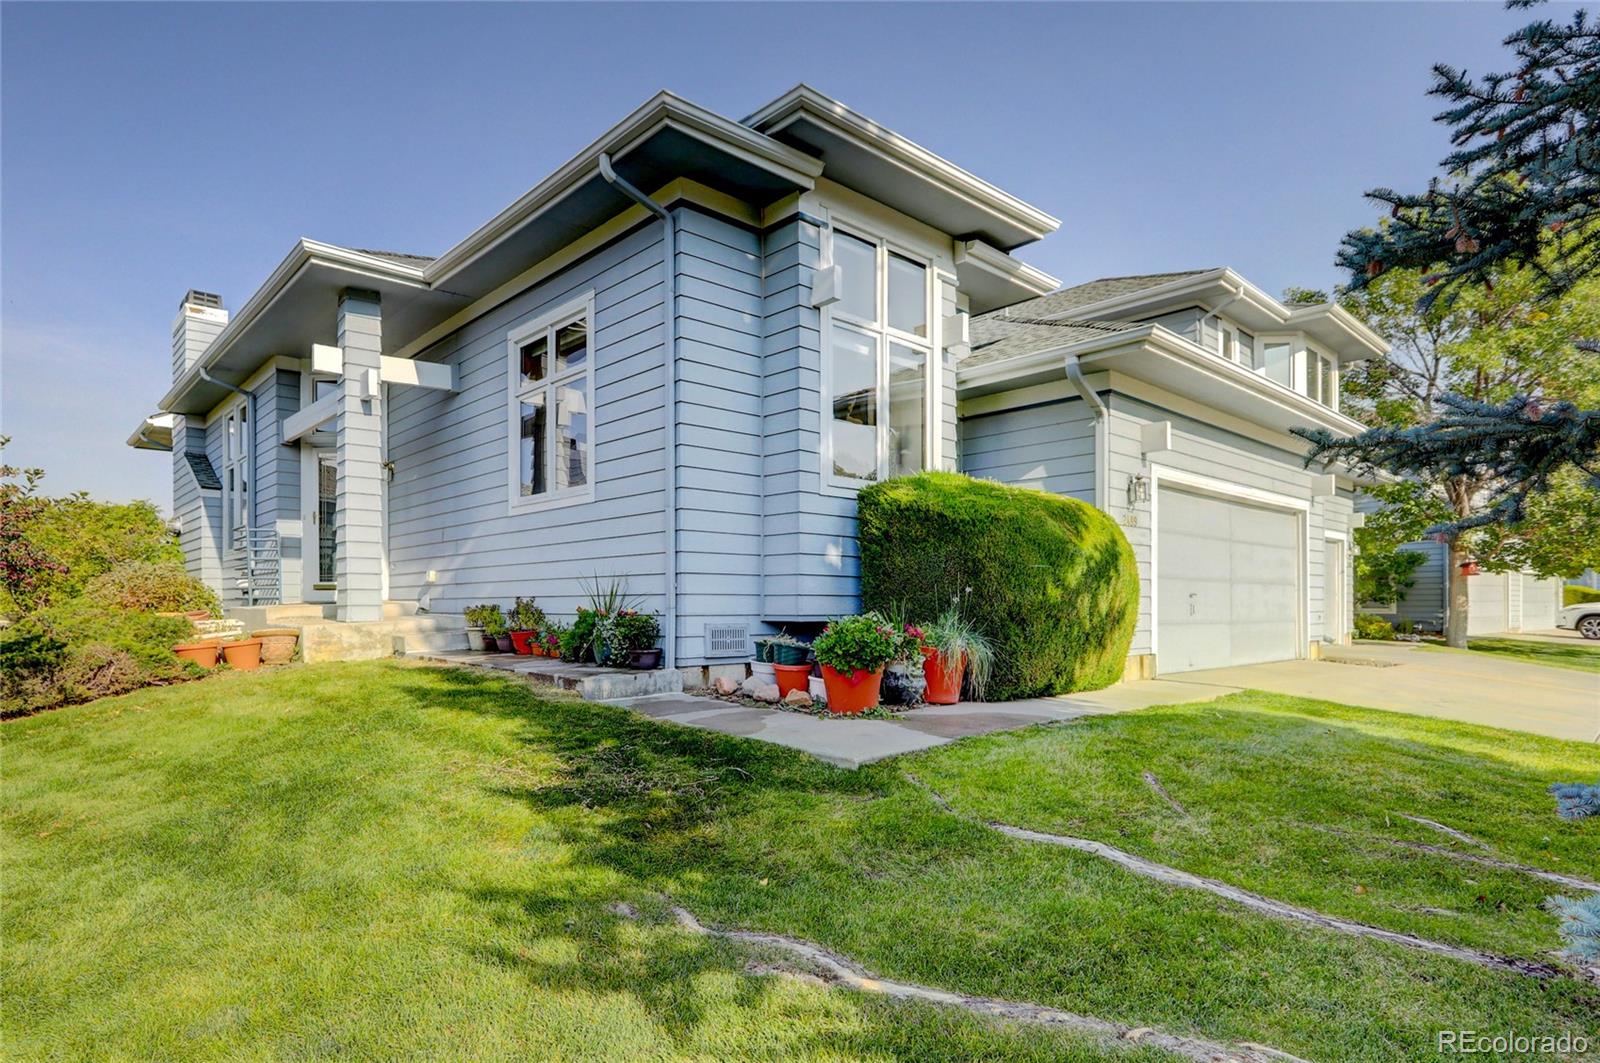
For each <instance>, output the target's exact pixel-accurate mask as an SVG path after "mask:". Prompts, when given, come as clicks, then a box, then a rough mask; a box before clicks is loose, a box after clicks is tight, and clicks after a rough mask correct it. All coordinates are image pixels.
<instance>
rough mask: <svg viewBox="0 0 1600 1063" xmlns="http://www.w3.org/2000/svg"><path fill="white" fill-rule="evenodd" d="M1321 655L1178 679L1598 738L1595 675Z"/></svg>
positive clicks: (1489, 662) (1371, 648)
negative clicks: (1319, 659) (1316, 657)
mask: <svg viewBox="0 0 1600 1063" xmlns="http://www.w3.org/2000/svg"><path fill="white" fill-rule="evenodd" d="M1328 653H1329V658H1331V659H1325V660H1321V661H1278V662H1276V663H1273V664H1252V665H1246V666H1244V667H1239V668H1212V669H1207V670H1205V671H1199V672H1184V673H1182V675H1181V676H1179V677H1177V678H1181V679H1183V680H1184V681H1185V682H1186V683H1192V684H1202V685H1205V686H1215V687H1216V688H1217V689H1219V690H1221V691H1223V692H1230V691H1234V690H1239V689H1241V688H1246V687H1249V688H1253V689H1255V690H1269V691H1273V692H1275V693H1279V694H1293V695H1296V696H1298V697H1304V698H1320V699H1322V700H1324V701H1337V702H1342V703H1343V704H1346V705H1364V706H1367V707H1368V708H1374V709H1393V710H1395V711H1398V712H1412V713H1416V714H1418V715H1421V716H1438V717H1442V718H1444V719H1448V720H1459V721H1461V722H1463V723H1477V724H1485V725H1487V726H1490V727H1505V728H1509V729H1510V730H1513V731H1529V732H1532V733H1533V734H1541V735H1548V736H1550V737H1551V738H1568V739H1575V740H1577V741H1581V742H1593V741H1597V740H1600V674H1596V673H1594V672H1581V671H1578V670H1577V669H1575V668H1556V667H1552V666H1548V665H1542V664H1529V663H1527V662H1526V661H1517V660H1508V659H1506V658H1504V657H1501V656H1500V655H1499V654H1494V653H1473V652H1471V651H1469V650H1452V651H1441V650H1429V649H1423V648H1422V647H1420V646H1418V645H1417V644H1416V643H1407V642H1367V643H1358V644H1356V645H1354V646H1340V647H1338V648H1336V649H1330V650H1329V651H1328ZM1157 682H1160V680H1157Z"/></svg>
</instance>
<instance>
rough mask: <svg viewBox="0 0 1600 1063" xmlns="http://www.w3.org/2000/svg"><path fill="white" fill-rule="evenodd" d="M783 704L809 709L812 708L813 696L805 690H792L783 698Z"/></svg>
mask: <svg viewBox="0 0 1600 1063" xmlns="http://www.w3.org/2000/svg"><path fill="white" fill-rule="evenodd" d="M783 703H784V704H785V705H796V706H799V707H800V708H803V709H809V708H810V707H811V695H810V694H809V693H808V692H806V691H804V690H791V691H789V693H787V694H785V695H784V696H783Z"/></svg>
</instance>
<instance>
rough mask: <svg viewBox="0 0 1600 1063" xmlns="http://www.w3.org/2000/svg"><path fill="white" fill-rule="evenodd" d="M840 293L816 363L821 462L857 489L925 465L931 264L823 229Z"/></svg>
mask: <svg viewBox="0 0 1600 1063" xmlns="http://www.w3.org/2000/svg"><path fill="white" fill-rule="evenodd" d="M831 240H832V261H833V263H834V265H836V266H838V267H839V282H840V283H839V299H838V301H837V302H835V303H834V304H833V305H832V306H831V307H830V308H829V326H828V333H827V339H826V344H825V346H826V350H825V351H824V358H823V364H824V369H825V371H826V375H825V378H824V386H825V389H826V392H827V394H826V410H827V412H826V424H825V426H824V434H825V439H824V446H823V450H824V454H823V466H824V469H825V471H826V472H827V474H828V479H829V481H830V482H832V483H834V484H836V485H840V486H860V485H861V484H864V483H871V482H873V481H875V480H880V479H887V478H889V477H893V476H903V475H905V474H907V473H913V472H920V471H922V469H924V468H925V467H926V466H927V461H928V451H929V441H928V429H929V422H930V414H929V409H930V404H931V401H932V400H931V398H930V395H931V391H930V382H931V377H930V374H929V366H930V365H932V364H933V346H932V334H933V332H932V327H931V322H932V316H933V314H932V294H931V293H932V285H931V281H932V277H933V274H932V270H930V269H929V267H928V263H927V262H925V261H921V260H918V259H916V258H914V257H912V256H910V255H907V254H903V253H901V252H900V251H898V250H895V249H893V248H891V247H890V246H889V245H888V244H887V243H886V242H885V241H883V240H881V239H876V238H873V237H868V236H862V235H858V234H855V233H851V232H846V231H844V230H841V229H834V230H833V232H832V234H831Z"/></svg>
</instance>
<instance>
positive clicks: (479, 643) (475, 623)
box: [461, 604, 500, 650]
mask: <svg viewBox="0 0 1600 1063" xmlns="http://www.w3.org/2000/svg"><path fill="white" fill-rule="evenodd" d="M461 615H462V617H463V618H464V619H465V620H466V622H467V649H469V650H483V649H485V648H488V649H493V648H494V647H492V646H490V647H486V646H485V645H484V637H483V629H484V628H485V627H486V626H487V624H488V619H489V617H490V616H491V615H494V616H498V615H500V607H499V606H498V605H488V604H484V605H469V606H467V607H466V608H465V609H463V610H462V611H461Z"/></svg>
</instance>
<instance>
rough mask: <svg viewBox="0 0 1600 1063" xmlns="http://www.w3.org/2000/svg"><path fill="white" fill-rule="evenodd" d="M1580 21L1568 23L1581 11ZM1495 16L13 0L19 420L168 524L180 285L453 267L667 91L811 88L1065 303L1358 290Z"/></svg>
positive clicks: (3, 405)
mask: <svg viewBox="0 0 1600 1063" xmlns="http://www.w3.org/2000/svg"><path fill="white" fill-rule="evenodd" d="M1567 10H1568V9H1565V8H1561V9H1554V8H1553V9H1551V10H1550V13H1551V14H1554V15H1564V14H1565V12H1566V11H1567ZM1530 17H1531V16H1530V15H1529V14H1528V13H1527V12H1507V11H1504V10H1502V9H1501V8H1500V7H1499V6H1497V5H1490V4H1466V5H1463V4H1426V5H1401V4H1385V5H1376V4H1356V3H1351V4H1328V5H1322V4H1305V5H1301V4H1286V3H1280V4H1265V3H1257V4H1208V3H1193V4H1178V5H1167V4H1134V3H1128V4H1112V5H1091V4H1065V5H1054V6H1046V5H1021V6H1007V5H1000V4H985V5H981V6H978V5H974V6H945V5H938V6H935V5H916V4H893V5H872V6H831V5H821V4H774V5H752V6H744V5H736V4H719V5H707V6H699V5H677V4H653V5H647V6H641V7H633V6H621V5H616V6H558V5H512V4H495V5H468V4H450V5H437V6H436V5H431V4H429V5H424V4H403V5H372V4H284V5H276V4H262V5H252V4H232V5H220V4H177V5H165V4H143V5H141V4H125V5H124V4H118V5H109V6H103V5H98V4H21V3H5V4H4V5H3V6H0V98H3V102H0V122H3V125H0V227H3V228H0V241H3V242H0V284H3V289H0V299H3V302H0V308H3V314H4V316H3V324H0V374H3V375H0V384H3V394H0V422H3V425H0V430H3V432H4V433H6V434H9V435H11V436H13V437H15V442H14V443H13V445H12V447H11V448H10V450H9V453H8V459H9V460H11V461H12V462H13V463H18V462H21V463H25V464H30V465H31V464H38V465H43V466H44V467H45V468H46V469H47V472H48V478H47V481H46V482H47V484H48V486H49V488H50V490H51V493H64V492H66V491H69V490H75V489H80V488H81V489H85V490H88V491H90V492H92V493H94V494H95V495H98V496H104V497H107V498H116V499H126V498H135V497H145V498H151V499H154V500H156V501H157V502H158V503H159V504H160V505H161V506H162V507H163V508H167V507H168V506H169V505H170V492H171V481H170V477H171V470H170V465H169V459H168V458H167V457H166V456H165V455H161V454H154V453H145V452H136V451H132V450H129V449H128V448H126V447H125V446H124V445H123V440H124V439H125V438H126V437H127V435H128V433H129V432H130V431H131V430H132V428H133V427H134V425H135V424H136V422H137V421H138V419H139V417H140V416H142V415H143V414H145V413H148V412H150V411H151V410H153V408H154V403H155V401H156V400H157V399H158V398H159V397H160V395H161V393H162V392H163V391H164V390H165V389H166V387H167V385H168V383H169V377H170V368H171V367H170V359H171V340H170V331H169V330H170V326H171V322H172V318H173V315H174V313H175V312H176V309H177V306H178V301H179V299H180V298H181V296H182V295H183V293H184V291H185V290H187V289H188V288H190V287H196V288H203V289H207V290H210V291H215V292H220V293H221V294H222V296H223V298H224V300H225V303H226V305H227V306H229V307H231V308H237V307H239V306H240V305H241V304H243V302H244V301H245V300H246V299H247V298H248V297H249V295H250V294H251V293H252V292H253V291H254V290H255V289H256V287H257V286H258V285H259V284H260V283H261V281H262V280H263V279H265V277H266V275H267V273H268V271H269V270H270V269H272V267H274V266H275V265H276V264H277V263H278V262H279V261H280V259H281V258H282V257H283V256H284V255H285V254H286V253H287V252H288V250H289V248H290V246H291V244H292V243H293V241H294V240H295V239H296V238H297V237H300V236H310V237H314V238H317V239H321V240H327V241H330V242H332V243H337V244H344V245H349V246H357V247H378V248H389V249H394V250H401V251H414V252H419V253H424V254H438V253H439V252H441V251H443V250H444V249H445V248H447V247H449V246H451V245H452V244H454V243H455V242H456V241H458V240H459V239H461V238H462V237H463V236H465V235H466V234H467V233H468V232H470V231H471V230H472V229H473V228H475V227H476V226H478V225H479V224H481V223H482V222H483V221H485V220H487V219H488V218H489V217H490V216H491V215H493V214H494V213H496V212H497V211H499V210H500V209H501V208H502V207H504V206H505V205H506V204H508V203H509V202H511V200H513V199H514V198H516V197H517V196H518V195H520V194H521V193H522V192H524V191H526V190H527V189H528V188H529V187H531V186H532V185H533V184H535V183H536V182H537V181H539V180H540V179H541V178H543V177H544V176H546V175H547V174H548V173H549V172H550V171H551V170H552V169H553V168H555V167H556V166H557V165H559V164H560V163H561V162H563V161H565V160H566V159H567V158H569V157H570V156H571V155H572V154H574V153H575V152H576V151H577V150H578V149H579V148H581V147H583V146H584V145H585V144H587V143H588V142H589V141H590V140H592V139H593V138H594V137H595V136H596V135H598V134H599V133H600V132H602V131H603V130H604V129H606V128H607V127H608V126H610V125H611V124H612V123H613V122H615V121H616V120H617V119H618V118H620V117H622V116H623V115H624V114H626V113H627V112H628V111H630V110H631V109H632V108H633V107H635V106H636V105H638V104H639V103H640V102H642V101H643V100H645V99H646V98H648V97H649V96H650V95H651V94H653V93H654V92H656V91H657V90H659V89H662V88H669V89H672V90H673V91H675V92H677V93H679V94H680V95H683V96H685V97H687V98H688V99H690V100H693V101H695V102H696V103H699V104H702V105H704V106H707V107H710V108H712V109H714V110H716V111H719V112H721V113H723V114H726V115H729V116H732V117H735V118H738V117H741V116H743V115H745V114H747V113H749V112H750V111H751V110H754V109H755V108H756V107H757V106H758V105H760V104H761V103H764V102H766V101H767V100H769V99H771V98H772V97H774V96H776V95H778V94H779V93H781V92H783V91H784V90H786V89H788V88H789V87H791V86H792V85H793V84H794V83H796V82H798V81H806V82H809V83H810V84H812V85H813V86H815V87H816V88H818V89H820V90H821V91H823V92H826V93H829V94H830V95H833V96H836V97H838V98H840V99H842V100H844V101H845V102H846V103H848V104H850V105H852V106H853V107H855V108H857V109H858V110H860V111H862V112H864V113H865V114H867V115H869V116H871V117H872V118H874V119H876V120H878V121H880V122H882V123H884V124H885V125H887V126H889V127H890V128H893V129H895V130H897V131H898V132H900V133H902V134H904V135H906V136H909V137H911V138H912V139H914V140H916V141H918V142H920V143H922V144H923V145H925V146H926V147H928V148H930V149H932V150H934V151H936V152H939V153H940V154H942V155H944V156H946V157H948V158H949V159H951V160H953V161H954V162H956V163H957V164H959V165H961V166H963V167H966V168H967V169H969V170H972V171H974V172H976V173H977V174H979V175H980V176H982V177H984V178H987V179H988V180H990V181H993V182H994V183H996V184H998V185H1000V186H1001V187H1003V188H1005V189H1006V190H1008V191H1010V192H1013V193H1015V194H1017V195H1019V196H1021V197H1022V198H1024V199H1026V200H1028V201H1030V202H1032V203H1035V204H1037V205H1039V206H1040V207H1042V208H1044V209H1046V210H1048V211H1050V212H1051V213H1053V214H1055V215H1056V216H1058V217H1060V218H1061V219H1063V224H1062V227H1061V230H1060V232H1058V233H1057V234H1056V235H1055V236H1053V237H1050V238H1049V239H1047V240H1045V241H1043V242H1042V243H1040V244H1039V245H1036V246H1034V247H1032V248H1028V249H1025V250H1024V251H1023V252H1022V253H1021V254H1022V257H1024V258H1025V259H1027V260H1028V261H1030V262H1032V263H1034V264H1035V265H1038V266H1040V267H1042V268H1044V269H1046V270H1048V271H1049V272H1051V273H1053V274H1055V275H1057V276H1059V277H1061V278H1063V279H1064V280H1065V281H1067V282H1068V283H1072V282H1076V281H1081V280H1087V279H1090V278H1093V277H1098V276H1104V275H1110V274H1119V273H1142V272H1153V271H1161V270H1171V269H1184V268H1193V267H1199V266H1211V265H1220V264H1227V265H1231V266H1233V267H1235V268H1236V269H1239V270H1241V271H1242V272H1243V273H1244V274H1245V275H1246V276H1248V277H1250V278H1252V279H1253V280H1255V281H1256V282H1257V283H1259V284H1261V285H1262V286H1264V287H1265V288H1267V289H1268V290H1271V291H1278V290H1281V289H1282V288H1283V287H1284V286H1285V285H1288V284H1305V285H1312V286H1327V285H1331V284H1333V283H1335V282H1336V281H1338V280H1339V277H1338V275H1337V274H1336V273H1335V271H1334V269H1333V266H1332V260H1333V254H1334V250H1335V248H1336V247H1337V245H1338V242H1339V238H1340V236H1341V235H1342V234H1343V233H1344V232H1345V231H1346V230H1347V229H1349V228H1351V227H1353V226H1357V225H1361V224H1365V223H1367V222H1369V221H1370V220H1371V219H1372V217H1373V212H1372V209H1371V208H1370V206H1368V205H1367V204H1366V203H1365V202H1364V201H1363V200H1362V198H1361V192H1362V190H1364V189H1366V188H1368V187H1372V186H1374V185H1385V184H1387V185H1393V186H1396V187H1416V186H1419V185H1421V184H1422V183H1423V182H1424V181H1426V179H1427V178H1428V177H1429V176H1430V175H1431V174H1432V173H1433V172H1434V167H1435V164H1436V162H1437V160H1438V159H1439V158H1440V157H1441V156H1442V155H1443V154H1444V150H1445V147H1446V145H1445V139H1444V137H1443V135H1442V132H1441V131H1440V130H1439V129H1438V128H1437V127H1436V126H1434V125H1433V123H1431V122H1430V120H1429V119H1430V117H1431V115H1432V114H1433V113H1434V111H1435V110H1437V102H1436V101H1434V100H1432V99H1430V98H1428V97H1426V96H1425V95H1424V90H1425V88H1426V87H1427V85H1428V67H1429V64H1430V63H1432V62H1434V61H1439V60H1443V61H1449V62H1453V63H1456V64H1465V65H1467V66H1468V67H1469V68H1471V69H1473V70H1475V71H1479V72H1481V71H1485V70H1489V69H1495V70H1499V69H1504V68H1505V67H1506V66H1507V63H1506V62H1505V52H1504V51H1503V49H1501V48H1500V47H1499V43H1498V42H1499V41H1500V39H1501V38H1502V37H1504V36H1505V34H1506V33H1507V32H1509V31H1510V30H1511V29H1513V28H1515V27H1516V26H1518V25H1521V24H1523V23H1524V22H1526V21H1529V20H1530Z"/></svg>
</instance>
